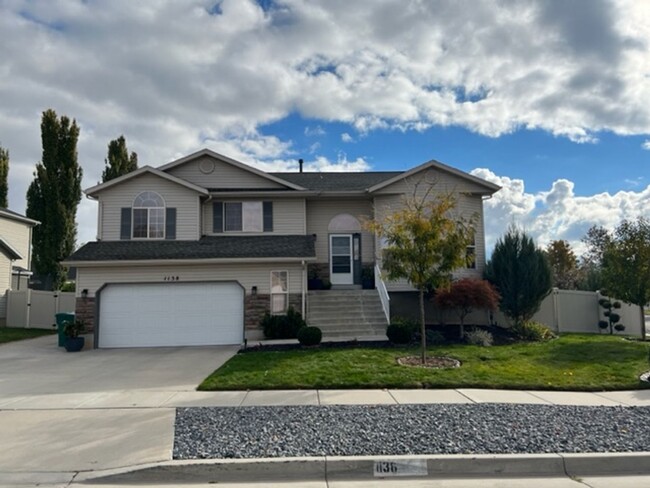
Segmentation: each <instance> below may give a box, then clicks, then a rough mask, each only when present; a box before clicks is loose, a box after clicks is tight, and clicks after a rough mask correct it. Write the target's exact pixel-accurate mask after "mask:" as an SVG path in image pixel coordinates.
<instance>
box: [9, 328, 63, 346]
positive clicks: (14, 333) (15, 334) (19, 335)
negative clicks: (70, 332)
mask: <svg viewBox="0 0 650 488" xmlns="http://www.w3.org/2000/svg"><path fill="white" fill-rule="evenodd" d="M53 333H54V332H53V331H51V330H45V329H13V328H11V327H0V344H4V343H5V342H12V341H22V340H23V339H33V338H35V337H41V336H44V335H50V334H53Z"/></svg>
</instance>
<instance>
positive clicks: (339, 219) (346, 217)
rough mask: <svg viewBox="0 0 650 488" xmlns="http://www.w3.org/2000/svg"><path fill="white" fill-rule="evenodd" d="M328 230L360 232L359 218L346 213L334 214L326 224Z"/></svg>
mask: <svg viewBox="0 0 650 488" xmlns="http://www.w3.org/2000/svg"><path fill="white" fill-rule="evenodd" d="M327 230H328V231H329V232H361V224H360V223H359V220H358V219H357V218H356V217H354V216H352V215H350V214H347V213H342V214H338V215H336V216H334V217H333V218H332V220H330V223H329V225H328V226H327Z"/></svg>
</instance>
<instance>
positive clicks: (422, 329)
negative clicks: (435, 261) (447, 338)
mask: <svg viewBox="0 0 650 488" xmlns="http://www.w3.org/2000/svg"><path fill="white" fill-rule="evenodd" d="M420 335H421V336H422V338H421V340H422V364H426V362H427V327H426V324H425V322H424V289H423V288H420Z"/></svg>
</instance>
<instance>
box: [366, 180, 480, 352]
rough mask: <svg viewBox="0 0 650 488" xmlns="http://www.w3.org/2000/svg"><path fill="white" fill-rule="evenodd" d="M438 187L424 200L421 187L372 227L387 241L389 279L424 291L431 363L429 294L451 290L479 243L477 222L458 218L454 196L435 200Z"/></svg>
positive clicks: (385, 257) (421, 295)
mask: <svg viewBox="0 0 650 488" xmlns="http://www.w3.org/2000/svg"><path fill="white" fill-rule="evenodd" d="M433 190H434V185H433V184H429V187H428V189H427V191H425V192H423V194H422V196H418V191H417V186H416V190H415V191H414V192H413V196H412V197H411V198H409V199H407V200H405V202H404V207H403V208H402V209H401V210H397V211H395V212H393V213H391V214H389V215H387V216H386V217H385V218H384V219H383V220H381V221H378V220H373V221H370V222H369V223H368V228H369V229H370V230H371V231H373V232H374V233H375V234H377V236H379V237H380V238H383V239H384V242H385V243H386V246H385V247H384V255H383V269H384V271H386V273H387V275H388V279H391V280H397V279H404V278H405V279H407V280H408V281H409V282H410V283H411V285H413V287H415V288H416V289H417V290H418V293H419V303H420V332H421V336H422V363H423V364H424V363H426V353H427V352H426V320H425V312H424V294H425V292H426V291H427V290H428V289H430V288H432V287H433V288H441V287H446V286H448V285H449V283H450V281H451V273H452V271H453V270H455V269H457V268H459V267H462V266H464V265H466V264H467V256H466V249H467V246H469V245H470V244H471V243H472V242H473V237H474V217H473V218H472V219H462V218H454V216H453V215H452V212H453V210H454V209H455V207H456V201H455V199H454V198H453V197H452V196H451V195H434V194H433Z"/></svg>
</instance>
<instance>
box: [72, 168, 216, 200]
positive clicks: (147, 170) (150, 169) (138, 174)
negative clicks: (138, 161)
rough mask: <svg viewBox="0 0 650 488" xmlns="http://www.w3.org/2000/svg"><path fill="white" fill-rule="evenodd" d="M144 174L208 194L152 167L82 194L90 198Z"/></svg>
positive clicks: (99, 185)
mask: <svg viewBox="0 0 650 488" xmlns="http://www.w3.org/2000/svg"><path fill="white" fill-rule="evenodd" d="M145 173H150V174H153V175H156V176H158V177H160V178H163V179H165V180H168V181H171V182H172V183H176V184H178V185H181V186H184V187H186V188H189V189H190V190H194V191H195V192H197V193H201V194H202V195H207V194H208V190H206V189H205V188H201V187H200V186H197V185H195V184H193V183H190V182H189V181H186V180H183V179H181V178H177V177H176V176H173V175H170V174H168V173H164V172H162V171H160V170H159V169H157V168H153V167H151V166H148V165H145V166H141V167H140V168H138V169H136V170H134V171H131V172H130V173H127V174H125V175H122V176H118V177H117V178H113V179H112V180H109V181H106V182H104V183H99V184H97V185H95V186H92V187H90V188H87V189H86V190H85V191H84V193H85V194H86V195H87V196H89V197H92V196H94V195H95V194H96V193H98V192H100V191H103V190H106V189H107V188H110V187H112V186H114V185H118V184H120V183H122V182H124V181H127V180H130V179H133V178H136V177H138V176H140V175H142V174H145Z"/></svg>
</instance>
